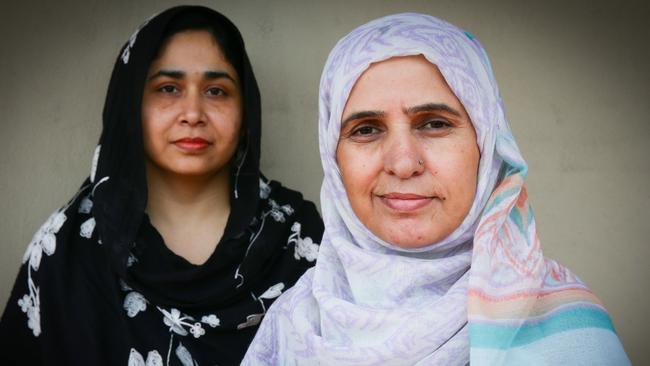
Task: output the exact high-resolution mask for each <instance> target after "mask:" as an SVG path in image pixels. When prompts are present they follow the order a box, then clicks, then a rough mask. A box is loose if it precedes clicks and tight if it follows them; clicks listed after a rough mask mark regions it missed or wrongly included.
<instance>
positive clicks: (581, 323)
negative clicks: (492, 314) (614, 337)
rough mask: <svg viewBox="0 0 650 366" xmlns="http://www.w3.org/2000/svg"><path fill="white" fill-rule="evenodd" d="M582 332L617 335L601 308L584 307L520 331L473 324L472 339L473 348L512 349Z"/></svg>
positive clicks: (524, 327)
mask: <svg viewBox="0 0 650 366" xmlns="http://www.w3.org/2000/svg"><path fill="white" fill-rule="evenodd" d="M582 328H602V329H607V330H610V331H612V332H614V333H616V331H615V330H614V326H613V325H612V321H611V320H610V318H609V316H608V315H607V313H606V312H604V311H602V310H601V309H598V308H585V307H581V308H571V309H567V310H563V311H560V312H559V313H556V314H553V315H552V316H551V317H550V318H548V319H545V320H544V321H541V322H536V321H529V322H527V323H524V324H523V325H521V326H519V327H514V326H513V327H510V326H500V325H495V324H477V323H472V322H470V324H469V338H470V343H471V345H472V347H481V348H498V349H508V348H512V347H520V346H523V345H526V344H529V343H532V342H535V341H538V340H540V339H542V338H544V337H547V336H550V335H553V334H555V333H560V332H565V331H569V330H572V329H582Z"/></svg>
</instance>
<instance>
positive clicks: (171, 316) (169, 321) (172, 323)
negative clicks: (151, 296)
mask: <svg viewBox="0 0 650 366" xmlns="http://www.w3.org/2000/svg"><path fill="white" fill-rule="evenodd" d="M158 310H160V312H161V313H163V315H164V317H163V322H164V323H165V325H167V326H168V327H169V330H170V331H173V332H174V333H176V334H180V335H182V336H186V335H187V330H185V328H183V325H190V324H189V323H187V322H184V320H192V318H191V317H189V316H181V312H180V311H178V309H172V310H171V311H167V310H165V309H162V308H160V307H159V308H158Z"/></svg>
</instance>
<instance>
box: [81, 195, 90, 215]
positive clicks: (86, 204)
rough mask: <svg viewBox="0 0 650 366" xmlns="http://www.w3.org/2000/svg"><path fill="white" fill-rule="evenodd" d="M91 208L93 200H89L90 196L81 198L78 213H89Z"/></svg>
mask: <svg viewBox="0 0 650 366" xmlns="http://www.w3.org/2000/svg"><path fill="white" fill-rule="evenodd" d="M92 209H93V201H91V200H90V197H88V196H86V197H84V198H83V199H82V200H81V203H80V204H79V213H82V214H89V213H90V211H91V210H92Z"/></svg>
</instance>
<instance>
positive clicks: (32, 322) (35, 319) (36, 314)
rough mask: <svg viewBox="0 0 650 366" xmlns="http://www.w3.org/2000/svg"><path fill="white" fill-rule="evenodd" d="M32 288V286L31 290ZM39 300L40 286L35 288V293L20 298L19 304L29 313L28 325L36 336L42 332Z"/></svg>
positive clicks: (24, 311)
mask: <svg viewBox="0 0 650 366" xmlns="http://www.w3.org/2000/svg"><path fill="white" fill-rule="evenodd" d="M30 281H31V280H30ZM31 290H32V289H31V286H30V292H31ZM39 302H40V297H39V295H38V288H36V289H35V291H34V294H29V295H25V296H23V298H22V299H19V300H18V306H20V309H21V310H22V311H23V313H26V314H27V326H28V327H29V329H31V330H32V332H33V333H34V336H35V337H38V336H39V335H40V334H41V306H40V303H39Z"/></svg>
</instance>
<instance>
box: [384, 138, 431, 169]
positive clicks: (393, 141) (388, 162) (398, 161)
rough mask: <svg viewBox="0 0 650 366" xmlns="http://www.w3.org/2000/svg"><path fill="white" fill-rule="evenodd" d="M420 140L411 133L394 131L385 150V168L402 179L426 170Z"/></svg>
mask: <svg viewBox="0 0 650 366" xmlns="http://www.w3.org/2000/svg"><path fill="white" fill-rule="evenodd" d="M418 144H419V142H418V141H417V139H416V138H415V136H412V134H410V133H394V134H393V136H390V137H389V138H388V141H387V148H386V149H385V150H384V170H385V171H386V172H387V173H389V174H391V175H395V176H396V177H398V178H400V179H408V178H410V177H413V176H417V175H420V174H422V172H424V160H423V158H422V154H421V153H420V150H421V149H420V146H419V145H418Z"/></svg>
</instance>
